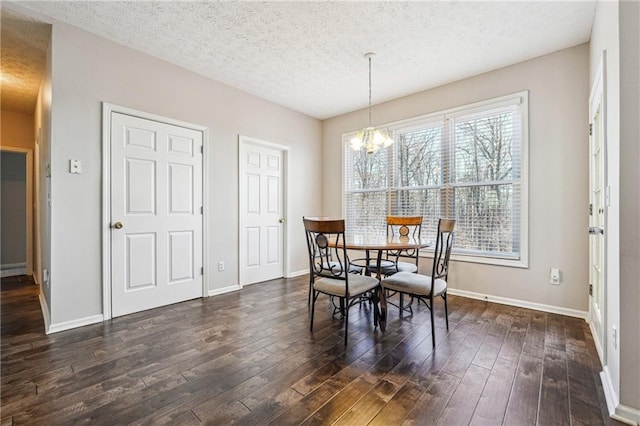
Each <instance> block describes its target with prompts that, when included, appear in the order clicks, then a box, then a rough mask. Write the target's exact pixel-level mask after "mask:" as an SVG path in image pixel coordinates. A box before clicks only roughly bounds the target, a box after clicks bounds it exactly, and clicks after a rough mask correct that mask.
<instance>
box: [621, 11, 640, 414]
mask: <svg viewBox="0 0 640 426" xmlns="http://www.w3.org/2000/svg"><path fill="white" fill-rule="evenodd" d="M619 25H620V153H621V155H620V231H621V232H620V371H621V372H622V375H621V380H620V403H622V404H624V405H625V406H628V407H633V408H635V410H636V417H635V419H634V420H635V421H636V422H640V262H638V260H639V259H640V166H639V165H640V2H637V1H622V2H620V10H619Z"/></svg>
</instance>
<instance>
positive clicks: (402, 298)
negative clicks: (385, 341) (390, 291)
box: [399, 293, 404, 316]
mask: <svg viewBox="0 0 640 426" xmlns="http://www.w3.org/2000/svg"><path fill="white" fill-rule="evenodd" d="M399 307H400V316H402V311H403V310H404V294H403V293H400V305H399Z"/></svg>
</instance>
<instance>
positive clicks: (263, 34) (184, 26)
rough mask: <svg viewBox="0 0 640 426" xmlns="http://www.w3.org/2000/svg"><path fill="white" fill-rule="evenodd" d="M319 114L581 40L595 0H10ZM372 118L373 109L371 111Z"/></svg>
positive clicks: (333, 112)
mask: <svg viewBox="0 0 640 426" xmlns="http://www.w3.org/2000/svg"><path fill="white" fill-rule="evenodd" d="M16 3H17V4H19V5H20V6H22V7H25V8H29V9H33V10H35V11H37V12H39V13H41V14H43V15H46V16H50V17H53V18H55V19H58V20H61V21H64V22H67V23H69V24H72V25H75V26H78V27H80V28H83V29H85V30H87V31H90V32H92V33H96V34H99V35H101V36H103V37H106V38H108V39H111V40H114V41H116V42H118V43H121V44H124V45H126V46H130V47H132V48H134V49H137V50H140V51H143V52H146V53H148V54H150V55H153V56H156V57H158V58H161V59H164V60H166V61H168V62H171V63H173V64H176V65H180V66H182V67H184V68H187V69H190V70H193V71H196V72H198V73H200V74H203V75H205V76H208V77H211V78H213V79H215V80H218V81H220V82H223V83H226V84H228V85H230V86H233V87H237V88H239V89H241V90H244V91H246V92H249V93H252V94H254V95H257V96H259V97H261V98H264V99H268V100H270V101H273V102H276V103H278V104H281V105H284V106H287V107H289V108H292V109H294V110H297V111H300V112H303V113H305V114H308V115H311V116H313V117H317V118H321V119H322V118H327V117H331V116H334V115H338V114H341V113H344V112H348V111H353V110H356V109H359V108H362V107H366V105H367V100H368V94H367V90H368V88H367V86H368V81H367V73H368V70H367V61H366V60H365V59H364V58H363V54H364V53H365V52H369V51H372V52H376V57H375V58H374V59H373V102H374V103H379V102H382V101H385V100H389V99H393V98H397V97H399V96H403V95H407V94H411V93H415V92H418V91H421V90H425V89H428V88H431V87H435V86H439V85H442V84H444V83H448V82H451V81H455V80H459V79H462V78H465V77H469V76H472V75H476V74H479V73H483V72H486V71H490V70H493V69H496V68H500V67H503V66H506V65H509V64H513V63H516V62H520V61H523V60H527V59H530V58H534V57H537V56H540V55H544V54H547V53H550V52H554V51H557V50H560V49H564V48H567V47H571V46H575V45H578V44H581V43H585V42H587V41H589V37H590V33H591V24H592V21H593V16H594V11H595V1H550V2H541V1H520V2H517V1H488V2H485V1H473V2H453V1H422V2H420V1H412V2H404V1H392V2H360V1H358V2H323V1H317V2H314V1H312V2H308V1H288V2H275V1H274V2H179V1H172V2H151V1H144V2H59V1H57V2H16ZM374 121H375V120H374Z"/></svg>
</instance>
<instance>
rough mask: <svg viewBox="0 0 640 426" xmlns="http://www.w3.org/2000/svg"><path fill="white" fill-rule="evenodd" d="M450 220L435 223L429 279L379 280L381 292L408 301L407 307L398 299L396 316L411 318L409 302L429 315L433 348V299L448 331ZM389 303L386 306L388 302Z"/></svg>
mask: <svg viewBox="0 0 640 426" xmlns="http://www.w3.org/2000/svg"><path fill="white" fill-rule="evenodd" d="M455 224H456V221H455V220H453V219H439V220H438V234H437V236H436V245H435V248H434V252H433V266H432V268H431V276H427V275H422V274H419V273H412V272H398V273H395V274H393V275H391V276H389V277H387V278H385V279H383V280H382V282H381V285H382V289H383V291H388V290H390V291H395V292H398V293H400V295H402V294H406V295H408V296H410V297H411V299H410V301H409V303H408V304H407V305H403V302H402V299H400V303H399V304H398V308H399V310H400V314H402V312H403V311H409V312H411V313H412V314H413V309H412V308H411V304H412V303H413V299H417V300H418V303H420V302H423V303H424V304H425V305H426V306H427V307H428V308H429V310H430V311H431V339H432V343H433V346H435V345H436V333H435V324H434V314H433V300H434V298H435V297H436V296H440V297H442V299H443V300H444V315H445V320H446V323H447V330H449V312H448V309H447V279H448V278H449V257H450V256H451V248H452V247H453V239H454V231H453V229H454V227H455ZM388 303H389V302H388Z"/></svg>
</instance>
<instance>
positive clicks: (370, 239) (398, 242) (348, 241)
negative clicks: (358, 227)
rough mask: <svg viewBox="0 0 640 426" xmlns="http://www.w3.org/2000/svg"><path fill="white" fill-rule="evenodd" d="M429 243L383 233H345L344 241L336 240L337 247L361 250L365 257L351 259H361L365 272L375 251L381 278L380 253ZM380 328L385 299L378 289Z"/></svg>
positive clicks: (384, 322) (428, 243) (381, 327)
mask: <svg viewBox="0 0 640 426" xmlns="http://www.w3.org/2000/svg"><path fill="white" fill-rule="evenodd" d="M430 245H431V243H430V242H429V240H427V239H424V238H420V239H418V238H414V237H410V236H400V235H386V234H384V233H382V234H381V233H351V234H350V233H346V234H345V237H344V241H343V240H340V241H338V242H337V246H338V247H341V248H342V247H345V248H347V249H348V250H362V251H364V252H365V257H364V258H362V259H354V260H353V261H354V262H355V261H358V260H359V261H362V262H364V264H362V265H360V264H358V265H359V266H363V267H365V272H366V271H369V265H370V264H371V261H372V260H373V259H372V257H371V256H370V253H371V252H372V251H374V252H376V258H375V260H376V263H374V264H375V265H377V270H376V278H378V281H381V280H382V276H381V275H382V267H383V263H382V262H383V260H382V254H383V253H384V252H386V251H389V250H391V251H398V250H411V249H418V248H425V247H429V246H430ZM379 322H380V330H382V331H384V330H385V328H386V325H387V299H386V296H385V294H384V291H380V319H379Z"/></svg>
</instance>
